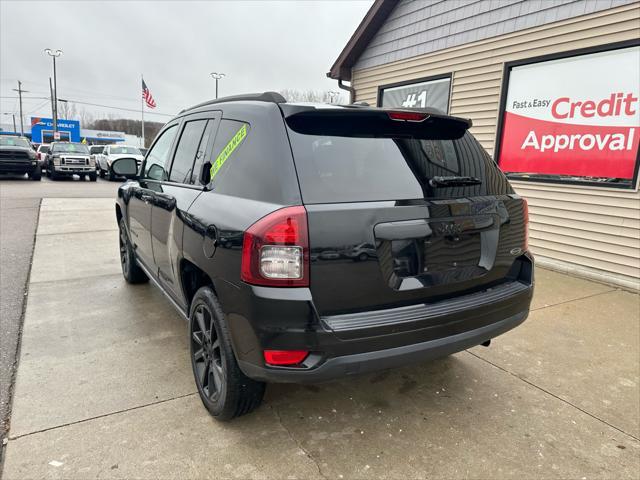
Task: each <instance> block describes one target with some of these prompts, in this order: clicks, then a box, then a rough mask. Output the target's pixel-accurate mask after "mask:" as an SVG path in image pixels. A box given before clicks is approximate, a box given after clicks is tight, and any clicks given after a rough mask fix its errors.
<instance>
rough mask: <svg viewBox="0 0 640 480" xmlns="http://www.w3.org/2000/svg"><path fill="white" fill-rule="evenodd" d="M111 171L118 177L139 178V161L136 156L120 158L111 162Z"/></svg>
mask: <svg viewBox="0 0 640 480" xmlns="http://www.w3.org/2000/svg"><path fill="white" fill-rule="evenodd" d="M109 171H110V172H111V173H113V175H114V176H116V177H124V178H137V176H138V162H137V161H136V159H135V158H129V157H124V158H119V159H117V160H114V161H113V162H111V166H110V167H109Z"/></svg>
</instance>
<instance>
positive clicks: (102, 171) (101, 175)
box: [98, 168, 104, 178]
mask: <svg viewBox="0 0 640 480" xmlns="http://www.w3.org/2000/svg"><path fill="white" fill-rule="evenodd" d="M98 173H99V175H100V178H104V170H102V169H101V168H99V169H98Z"/></svg>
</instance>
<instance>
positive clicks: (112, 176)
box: [109, 169, 116, 182]
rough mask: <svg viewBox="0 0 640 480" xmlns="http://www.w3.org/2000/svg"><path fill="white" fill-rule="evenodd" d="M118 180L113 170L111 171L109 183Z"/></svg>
mask: <svg viewBox="0 0 640 480" xmlns="http://www.w3.org/2000/svg"><path fill="white" fill-rule="evenodd" d="M115 179H116V176H115V175H114V174H113V172H112V171H111V169H109V181H110V182H113V181H114V180H115Z"/></svg>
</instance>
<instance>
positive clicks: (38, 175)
mask: <svg viewBox="0 0 640 480" xmlns="http://www.w3.org/2000/svg"><path fill="white" fill-rule="evenodd" d="M29 178H31V180H35V181H36V182H39V181H40V180H41V179H42V169H41V168H40V166H39V165H38V166H37V167H36V169H35V170H34V171H33V172H32V173H31V174H30V175H29Z"/></svg>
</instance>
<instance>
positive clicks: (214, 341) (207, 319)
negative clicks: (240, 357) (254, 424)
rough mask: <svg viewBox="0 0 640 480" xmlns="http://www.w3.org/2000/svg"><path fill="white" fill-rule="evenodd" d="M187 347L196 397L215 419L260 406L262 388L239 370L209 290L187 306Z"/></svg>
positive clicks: (234, 415)
mask: <svg viewBox="0 0 640 480" xmlns="http://www.w3.org/2000/svg"><path fill="white" fill-rule="evenodd" d="M189 347H190V348H189V351H190V354H191V355H190V356H191V367H192V369H193V376H194V379H195V382H196V386H197V387H198V394H199V395H200V399H201V400H202V403H203V404H204V406H205V408H206V409H207V410H208V411H209V413H210V414H211V415H212V416H213V417H214V418H215V419H217V420H221V421H227V420H231V419H232V418H235V417H239V416H240V415H245V414H247V413H249V412H251V411H253V410H254V409H256V408H257V407H258V406H259V405H260V403H262V397H263V396H264V391H265V384H264V383H263V382H257V381H255V380H252V379H250V378H249V377H247V376H246V375H245V374H244V373H242V371H241V370H240V367H239V366H238V362H237V361H236V357H235V355H234V353H233V347H232V345H231V335H230V334H229V329H228V326H227V322H226V319H225V316H224V313H222V309H221V308H220V303H219V302H218V299H217V298H216V296H215V294H214V293H213V290H212V289H211V288H210V287H201V288H200V289H199V290H198V291H197V292H196V294H195V296H194V297H193V301H192V302H191V309H190V312H189Z"/></svg>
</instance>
